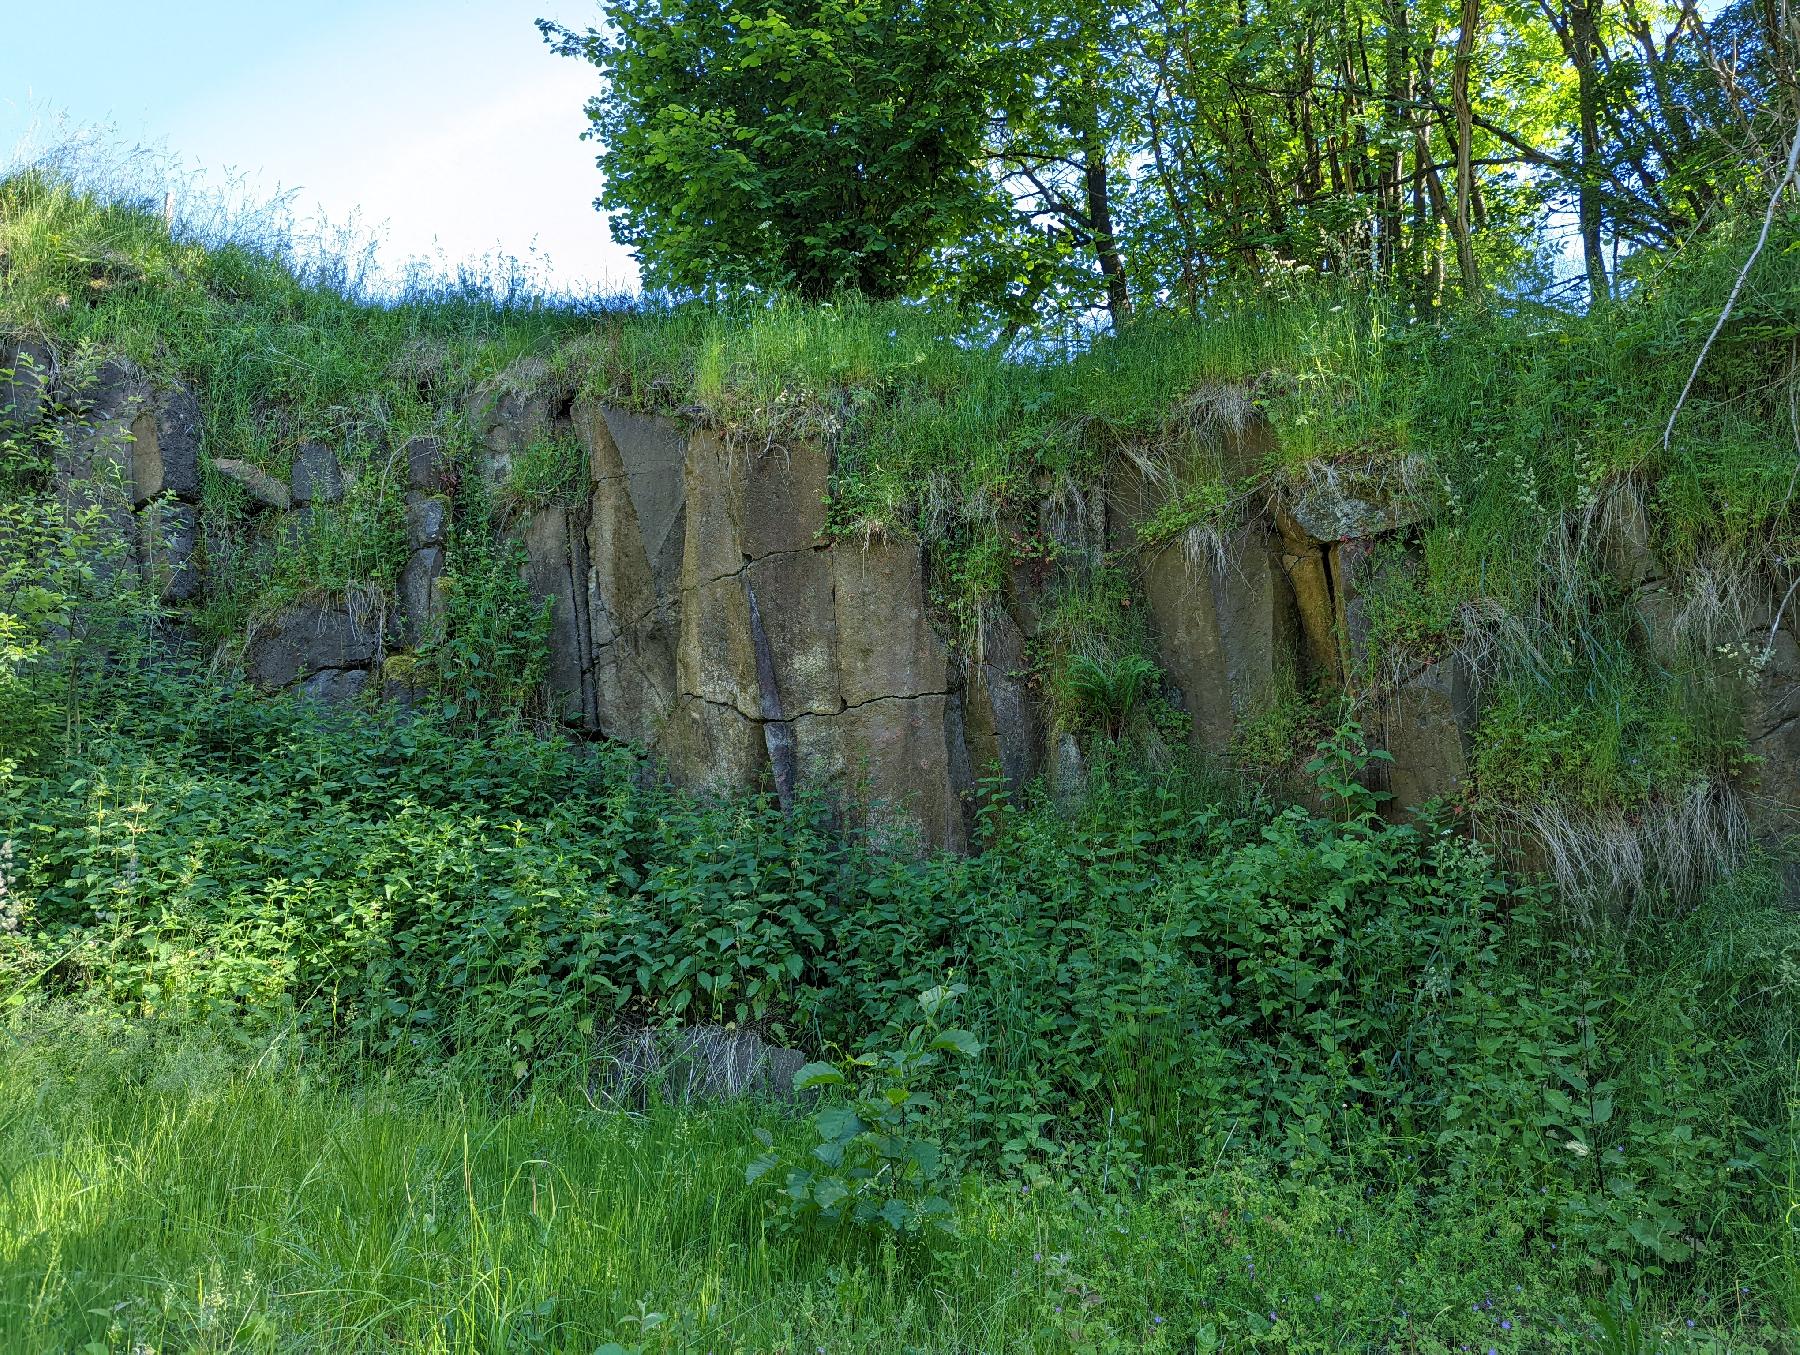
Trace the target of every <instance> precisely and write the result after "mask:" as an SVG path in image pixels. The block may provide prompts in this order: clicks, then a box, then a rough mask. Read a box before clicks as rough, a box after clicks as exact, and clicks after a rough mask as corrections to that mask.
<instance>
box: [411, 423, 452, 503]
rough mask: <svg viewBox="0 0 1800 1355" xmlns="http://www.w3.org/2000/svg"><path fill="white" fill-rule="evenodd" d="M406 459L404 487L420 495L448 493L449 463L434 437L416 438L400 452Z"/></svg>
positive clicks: (440, 443)
mask: <svg viewBox="0 0 1800 1355" xmlns="http://www.w3.org/2000/svg"><path fill="white" fill-rule="evenodd" d="M402 455H404V456H405V457H406V487H407V488H408V489H413V490H417V491H419V492H420V493H422V494H443V493H446V492H448V491H449V489H450V483H449V477H450V463H449V460H448V459H447V458H446V457H445V455H444V444H443V443H442V442H440V441H438V439H436V438H434V437H417V438H414V439H412V441H410V442H408V443H407V444H406V446H405V448H404V449H403V451H402Z"/></svg>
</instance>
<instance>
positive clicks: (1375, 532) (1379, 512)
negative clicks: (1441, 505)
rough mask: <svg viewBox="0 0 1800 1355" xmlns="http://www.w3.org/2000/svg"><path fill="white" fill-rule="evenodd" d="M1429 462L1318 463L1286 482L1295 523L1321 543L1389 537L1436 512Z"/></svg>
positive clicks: (1284, 489) (1283, 493)
mask: <svg viewBox="0 0 1800 1355" xmlns="http://www.w3.org/2000/svg"><path fill="white" fill-rule="evenodd" d="M1426 483H1427V482H1426V478H1425V467H1424V465H1423V463H1421V462H1419V461H1417V460H1416V459H1413V458H1402V459H1399V460H1397V461H1394V462H1391V463H1388V462H1380V461H1370V462H1367V463H1365V464H1362V465H1349V466H1346V465H1342V464H1337V463H1333V462H1325V461H1320V462H1314V463H1312V464H1311V465H1308V466H1305V467H1303V468H1301V469H1300V470H1298V471H1296V472H1294V473H1293V474H1292V475H1291V476H1289V477H1288V478H1287V479H1286V481H1285V482H1284V483H1283V484H1282V485H1281V487H1280V490H1279V492H1280V494H1281V496H1282V498H1283V501H1284V507H1285V508H1286V511H1287V512H1288V514H1289V515H1290V516H1291V517H1292V519H1293V521H1294V523H1295V524H1296V525H1297V526H1298V527H1299V528H1300V530H1301V531H1302V532H1304V533H1305V534H1306V535H1307V536H1308V537H1310V538H1311V539H1312V540H1314V541H1316V542H1319V543H1320V544H1329V543H1330V542H1333V541H1349V540H1360V539H1365V538H1368V537H1375V536H1386V535H1388V534H1390V533H1392V532H1397V531H1400V530H1401V529H1402V528H1405V527H1410V526H1411V525H1413V524H1414V523H1416V522H1418V521H1420V520H1421V519H1422V518H1424V517H1425V516H1426V515H1427V514H1428V513H1429V511H1430V508H1431V502H1430V498H1429V495H1428V494H1427V492H1426Z"/></svg>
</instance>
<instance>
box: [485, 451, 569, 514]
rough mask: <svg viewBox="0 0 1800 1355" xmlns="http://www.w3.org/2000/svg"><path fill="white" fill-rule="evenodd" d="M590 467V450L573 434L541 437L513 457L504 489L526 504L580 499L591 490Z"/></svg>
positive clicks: (526, 505)
mask: <svg viewBox="0 0 1800 1355" xmlns="http://www.w3.org/2000/svg"><path fill="white" fill-rule="evenodd" d="M587 468H588V466H587V453H586V452H585V451H584V450H583V449H582V446H581V444H580V443H579V442H577V441H576V440H575V439H574V438H572V437H549V438H540V439H538V440H536V441H534V442H532V443H530V444H529V445H528V446H526V448H525V449H524V450H523V451H522V452H520V453H519V455H518V456H517V457H516V458H514V460H513V463H512V466H511V468H510V469H509V470H508V472H507V476H506V484H505V486H504V489H503V491H502V492H503V494H504V496H505V497H506V498H507V499H508V500H510V501H511V502H513V503H516V504H518V505H520V506H522V507H525V508H543V507H546V506H548V505H551V504H572V503H577V502H579V501H580V500H581V499H582V497H583V496H584V495H585V494H586V493H587V490H588V481H587Z"/></svg>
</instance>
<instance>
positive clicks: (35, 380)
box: [0, 338, 56, 435]
mask: <svg viewBox="0 0 1800 1355" xmlns="http://www.w3.org/2000/svg"><path fill="white" fill-rule="evenodd" d="M55 374H56V359H55V355H54V354H52V353H51V351H50V346H49V345H48V344H46V343H44V342H42V341H41V340H38V339H29V338H16V339H4V338H0V435H4V434H15V435H17V434H23V433H28V432H30V431H31V430H32V429H34V428H36V427H37V426H38V425H39V424H40V423H42V422H43V419H44V412H45V407H46V406H47V405H48V404H49V398H50V388H51V383H52V382H53V380H54V379H55Z"/></svg>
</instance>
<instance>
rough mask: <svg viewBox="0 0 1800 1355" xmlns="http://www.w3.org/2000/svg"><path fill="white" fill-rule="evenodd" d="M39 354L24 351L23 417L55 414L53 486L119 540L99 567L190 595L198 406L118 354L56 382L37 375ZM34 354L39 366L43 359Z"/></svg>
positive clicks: (194, 577) (195, 563) (193, 589)
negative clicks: (27, 360)
mask: <svg viewBox="0 0 1800 1355" xmlns="http://www.w3.org/2000/svg"><path fill="white" fill-rule="evenodd" d="M22 360H23V359H22V358H21V362H22ZM39 360H40V359H39V358H38V357H37V356H32V359H31V365H30V367H29V368H28V369H27V370H29V371H31V372H32V373H33V374H34V375H33V376H32V377H31V378H30V380H29V381H28V382H27V383H26V387H25V389H26V391H27V397H26V405H25V407H26V408H28V409H33V410H34V413H33V415H32V421H33V422H35V421H37V420H42V419H45V418H48V417H55V418H56V419H57V420H58V423H59V433H60V436H59V437H58V438H57V439H56V441H55V443H54V446H55V459H56V471H57V488H58V492H59V494H60V495H61V496H62V498H63V501H64V503H65V504H66V505H67V506H68V507H69V509H70V510H71V511H72V512H75V513H79V514H82V515H83V516H84V518H85V519H86V520H87V521H88V522H89V523H90V524H91V526H92V527H94V528H96V529H98V530H100V531H101V532H102V533H104V534H107V535H110V536H112V537H113V538H115V539H116V540H117V541H118V542H119V543H120V544H121V545H123V546H124V548H125V549H124V550H123V551H122V552H121V553H118V554H114V555H108V556H107V557H105V559H104V560H103V562H102V564H101V566H100V567H101V568H102V569H103V570H105V569H112V568H117V567H120V566H121V565H122V564H123V565H126V566H128V567H130V568H135V569H137V570H139V571H140V572H142V573H143V574H144V576H145V577H146V578H147V579H148V580H149V581H150V582H151V583H152V584H153V586H155V587H156V589H157V590H158V592H159V593H160V594H161V595H162V596H163V597H164V598H165V599H167V600H170V601H176V602H180V601H186V600H188V599H190V598H192V597H194V596H195V595H196V594H197V593H198V591H199V589H200V585H201V572H200V561H199V558H198V549H197V547H198V537H199V502H200V406H199V402H198V401H197V400H196V399H195V398H194V394H193V392H192V391H190V390H188V389H187V388H186V387H185V386H180V385H169V384H159V383H157V382H153V381H152V380H151V379H150V378H149V377H148V376H146V375H145V374H144V372H143V371H142V370H141V369H140V368H139V367H138V366H137V365H136V364H135V363H133V362H131V361H129V360H127V359H125V358H110V359H107V360H106V361H104V362H102V363H101V364H100V365H99V366H98V367H97V368H96V369H94V370H93V371H92V372H87V373H82V374H78V375H76V374H61V373H59V374H58V377H59V382H61V381H62V378H63V377H65V376H66V377H67V380H66V383H63V384H58V383H52V382H51V381H50V380H49V378H45V379H44V381H43V382H42V383H39V382H38V380H37V378H36V376H35V373H36V372H37V371H38V370H40V369H39V368H38V366H37V363H38V361H39ZM42 361H43V362H44V363H45V364H46V367H45V370H48V364H49V359H48V358H47V357H45V358H43V359H42ZM20 370H21V368H20V367H19V366H15V368H14V372H15V374H14V377H13V381H12V384H13V387H14V390H13V393H12V395H11V397H10V399H11V401H12V403H13V404H14V406H15V409H17V408H18V400H19V395H18V392H19V389H20V377H19V375H18V372H19V371H20ZM33 392H35V394H33ZM20 426H21V427H23V426H24V425H23V423H21V425H20Z"/></svg>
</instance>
